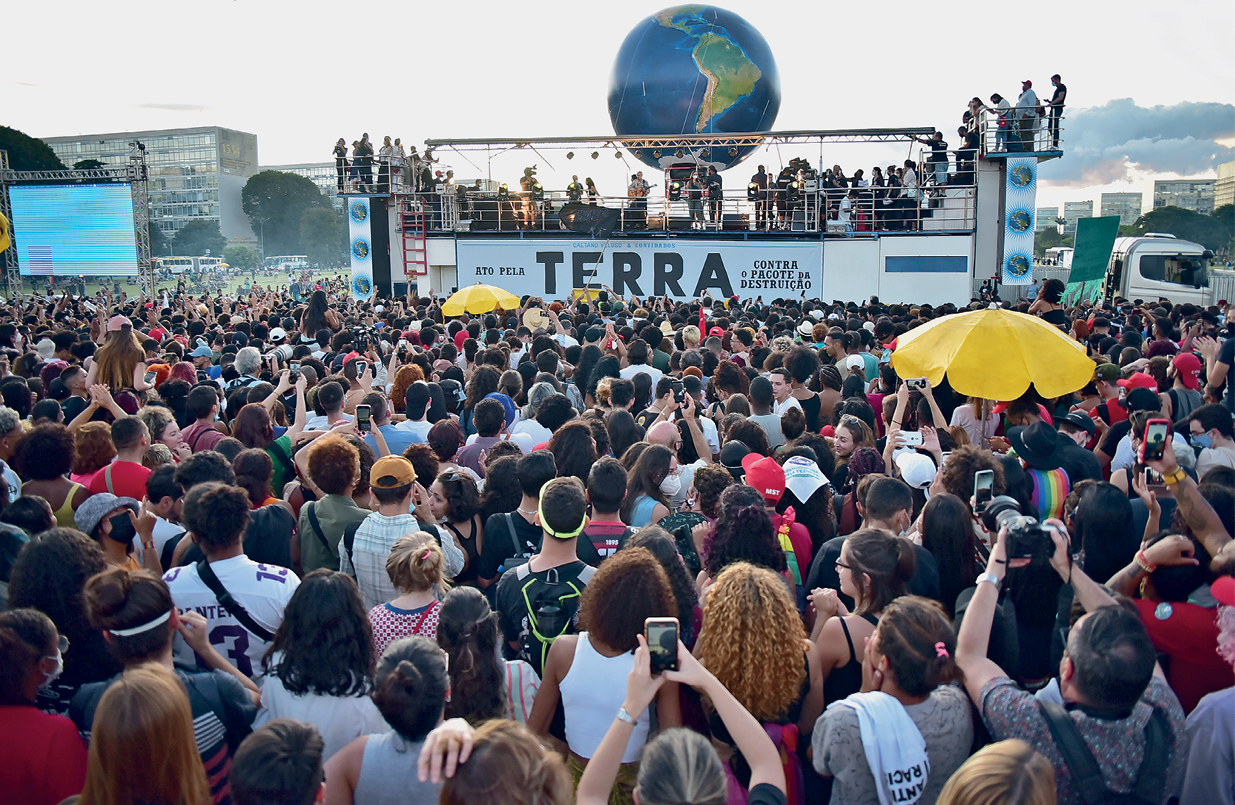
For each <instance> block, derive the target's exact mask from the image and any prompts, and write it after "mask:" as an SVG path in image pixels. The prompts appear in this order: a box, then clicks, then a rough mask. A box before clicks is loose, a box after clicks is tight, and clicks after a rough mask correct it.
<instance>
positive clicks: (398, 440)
mask: <svg viewBox="0 0 1235 805" xmlns="http://www.w3.org/2000/svg"><path fill="white" fill-rule="evenodd" d="M378 430H380V431H381V432H382V438H383V439H385V440H386V446H387V447H389V448H390V454H391V455H392V456H401V455H403V451H404V450H406V449H407V448H408V447H410V446H411V445H414V444H424V443H425V440H424V439H422V438H421V437H420V436H419V435H417V434H415V433H411V432H409V431H406V430H403V429H401V428H396V427H395V426H394V425H393V424H392V425H381V426H380V427H379V428H378ZM364 440H365V444H367V445H369V447H371V448H373V453H374V455H376V454H377V453H378V449H377V440H376V439H374V438H373V434H372V433H366V434H365V437H364Z"/></svg>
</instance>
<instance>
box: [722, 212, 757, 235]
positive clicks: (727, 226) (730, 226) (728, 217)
mask: <svg viewBox="0 0 1235 805" xmlns="http://www.w3.org/2000/svg"><path fill="white" fill-rule="evenodd" d="M723 228H724V230H725V231H726V232H741V231H744V230H747V229H750V216H749V215H747V214H746V213H736V212H727V213H725V221H724V227H723Z"/></svg>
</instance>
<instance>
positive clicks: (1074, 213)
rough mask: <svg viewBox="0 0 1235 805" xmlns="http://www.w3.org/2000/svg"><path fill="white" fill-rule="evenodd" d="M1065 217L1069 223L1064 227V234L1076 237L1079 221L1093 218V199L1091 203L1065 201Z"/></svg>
mask: <svg viewBox="0 0 1235 805" xmlns="http://www.w3.org/2000/svg"><path fill="white" fill-rule="evenodd" d="M1063 217H1064V220H1065V221H1067V223H1065V224H1064V225H1063V233H1064V234H1065V235H1075V234H1076V222H1077V220H1078V219H1080V218H1093V199H1090V200H1089V201H1065V202H1064V203H1063Z"/></svg>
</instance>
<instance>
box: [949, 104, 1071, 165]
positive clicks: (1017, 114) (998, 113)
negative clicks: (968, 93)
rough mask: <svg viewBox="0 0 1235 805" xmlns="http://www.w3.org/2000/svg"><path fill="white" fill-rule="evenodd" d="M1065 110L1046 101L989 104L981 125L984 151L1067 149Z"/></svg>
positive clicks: (1052, 151)
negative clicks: (1001, 105)
mask: <svg viewBox="0 0 1235 805" xmlns="http://www.w3.org/2000/svg"><path fill="white" fill-rule="evenodd" d="M1063 111H1064V110H1063V109H1062V108H1058V107H1053V106H1050V105H1045V104H1039V105H1038V106H1036V107H1033V106H1029V107H1016V106H1012V107H1009V108H1007V109H992V108H989V107H987V108H986V109H985V110H984V111H983V112H982V116H981V121H980V124H979V127H978V136H979V139H980V141H981V146H982V155H983V156H993V155H996V154H1007V155H1012V154H1026V155H1028V154H1049V155H1058V154H1059V153H1061V152H1062V151H1063V130H1064V127H1063V119H1064V114H1063ZM945 136H946V135H945Z"/></svg>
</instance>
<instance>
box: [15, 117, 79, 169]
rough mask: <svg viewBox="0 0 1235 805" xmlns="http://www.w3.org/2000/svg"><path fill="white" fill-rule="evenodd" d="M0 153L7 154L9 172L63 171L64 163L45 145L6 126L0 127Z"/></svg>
mask: <svg viewBox="0 0 1235 805" xmlns="http://www.w3.org/2000/svg"><path fill="white" fill-rule="evenodd" d="M0 151H8V152H9V170H15V171H62V170H65V167H64V163H63V162H61V161H60V157H58V156H56V152H55V151H53V150H51V147H50V146H49V145H48V144H47V143H45V142H43V141H42V140H40V139H38V138H35V137H31V136H30V135H28V134H26V133H24V132H20V131H18V130H17V129H11V128H9V127H8V126H0Z"/></svg>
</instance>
